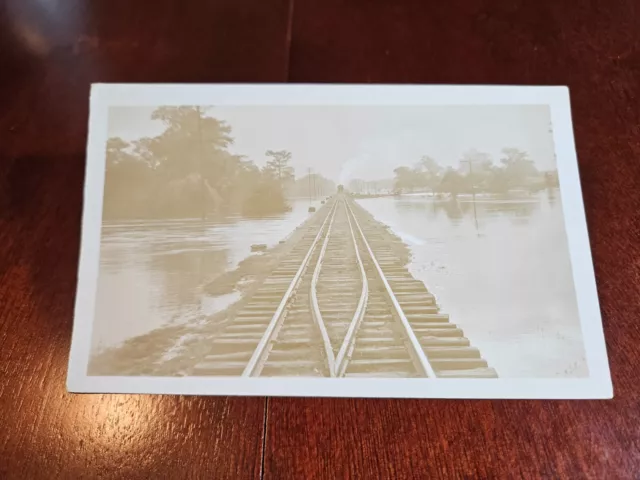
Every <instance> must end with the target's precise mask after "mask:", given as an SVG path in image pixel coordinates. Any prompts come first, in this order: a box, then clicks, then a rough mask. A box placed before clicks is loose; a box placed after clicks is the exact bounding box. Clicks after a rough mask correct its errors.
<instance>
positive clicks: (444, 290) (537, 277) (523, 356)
mask: <svg viewBox="0 0 640 480" xmlns="http://www.w3.org/2000/svg"><path fill="white" fill-rule="evenodd" d="M359 203H360V204H361V205H362V206H363V207H365V208H366V209H367V210H369V211H370V212H371V213H372V214H373V215H374V217H376V218H377V219H378V220H380V221H381V222H383V223H385V224H387V225H388V226H389V227H391V229H392V230H393V231H394V232H395V233H396V234H397V235H398V236H399V237H400V238H402V239H403V240H404V241H405V243H407V245H408V246H409V247H410V249H411V254H412V260H411V264H410V266H409V268H410V271H411V273H412V274H413V275H414V276H415V277H416V278H419V279H420V280H422V281H424V282H425V284H426V285H427V287H428V288H429V289H430V290H431V291H432V292H434V293H435V294H436V296H437V298H438V300H439V302H440V304H441V306H442V308H443V311H445V312H447V313H449V314H451V319H452V321H453V322H454V323H456V324H458V325H460V326H461V327H462V328H463V330H464V331H465V334H467V336H468V337H469V339H470V340H471V342H472V344H473V345H475V346H478V347H479V348H480V350H481V352H482V354H483V355H484V356H485V358H486V359H487V360H488V361H489V363H490V365H491V366H493V367H495V368H496V369H497V371H498V373H499V374H500V376H501V377H555V376H584V375H586V374H587V370H586V363H585V360H584V351H583V346H582V336H581V332H580V326H579V320H578V312H577V305H576V298H575V292H574V287H573V278H572V272H571V262H570V257H569V251H568V245H567V238H566V234H565V230H564V221H563V215H562V205H561V202H560V196H559V192H557V191H549V192H541V193H539V194H535V195H523V196H519V197H513V196H512V197H505V196H502V197H501V196H481V195H477V196H476V214H475V215H476V216H477V225H478V226H477V228H476V224H475V218H474V209H473V203H472V198H471V197H470V196H469V197H460V198H458V199H457V201H449V200H444V199H433V198H426V197H424V196H422V197H421V196H417V195H416V196H401V197H395V198H377V199H363V200H359Z"/></svg>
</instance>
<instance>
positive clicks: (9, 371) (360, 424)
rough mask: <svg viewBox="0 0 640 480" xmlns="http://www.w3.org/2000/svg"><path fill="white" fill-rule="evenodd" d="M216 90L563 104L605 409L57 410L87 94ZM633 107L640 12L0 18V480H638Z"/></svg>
mask: <svg viewBox="0 0 640 480" xmlns="http://www.w3.org/2000/svg"><path fill="white" fill-rule="evenodd" d="M220 81H225V82H236V81H237V82H282V81H290V82H385V83H387V82H388V83H463V84H464V83H490V84H493V83H497V84H563V85H564V84H566V85H569V87H570V89H571V97H572V106H573V115H574V128H575V133H576V142H577V146H578V157H579V162H580V171H581V181H582V187H583V193H584V198H585V205H586V210H587V220H588V225H589V231H590V237H591V245H592V249H593V256H594V261H595V267H596V274H597V282H598V289H599V294H600V301H601V305H602V312H603V318H604V326H605V334H606V337H607V347H608V351H609V357H610V362H611V368H612V374H613V382H614V390H615V399H614V400H612V401H571V402H568V401H567V402H561V401H416V400H407V401H401V400H335V399H285V398H272V399H269V401H268V402H267V403H266V406H267V408H266V410H265V400H264V399H262V398H223V397H220V398H201V397H172V396H128V395H70V394H68V393H66V390H65V386H64V379H65V374H66V364H67V359H68V350H69V343H70V334H71V324H72V313H73V302H74V295H75V281H76V268H77V261H78V247H79V241H80V212H81V204H82V182H83V175H84V154H85V151H84V150H85V141H86V124H87V113H88V112H87V108H88V93H89V85H90V83H91V82H220ZM639 95H640V9H639V8H638V6H637V3H636V2H633V1H631V0H626V1H622V0H613V1H590V2H572V1H557V0H556V1H552V0H542V1H539V2H525V1H523V0H517V1H509V2H506V1H505V2H498V1H489V0H484V1H483V0H468V1H463V0H451V1H448V2H427V1H423V0H421V1H418V0H416V1H395V2H384V1H381V0H351V1H347V0H322V1H320V0H315V1H312V0H255V1H254V0H210V1H200V0H197V1H196V0H194V1H192V2H179V1H170V0H156V1H155V2H132V1H129V0H93V1H91V2H89V1H81V0H52V1H50V2H42V1H39V0H4V1H2V2H0V478H20V479H24V478H96V477H105V478H150V477H162V478H259V477H261V476H264V477H265V478H598V479H599V478H638V477H639V476H640V454H639V448H640V433H639V432H640V429H639V428H638V426H637V424H638V422H637V415H638V412H640V402H639V397H638V375H637V374H636V366H637V364H638V362H639V361H640V347H639V345H640V332H639V324H640V322H638V318H640V302H639V301H638V298H640V214H639V213H638V212H639V211H640V159H639V157H640V103H639V102H640V100H639ZM550 274H552V272H550ZM265 414H266V422H265ZM263 445H264V447H263Z"/></svg>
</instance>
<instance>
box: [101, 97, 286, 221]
mask: <svg viewBox="0 0 640 480" xmlns="http://www.w3.org/2000/svg"><path fill="white" fill-rule="evenodd" d="M206 110H207V109H206V108H201V107H191V106H182V107H159V108H157V109H155V110H154V111H153V113H152V115H151V118H152V119H153V120H158V121H160V122H161V123H162V124H163V126H164V130H163V132H162V133H160V134H159V135H157V136H155V137H144V138H141V139H138V140H134V141H132V142H127V141H125V140H123V139H122V138H119V137H113V138H109V139H108V141H107V147H106V168H105V192H104V216H105V217H175V216H200V215H202V216H204V215H207V214H208V213H211V212H216V213H227V212H239V213H241V214H245V215H265V214H272V213H281V212H285V211H287V210H289V209H290V206H289V204H288V202H287V199H286V194H285V193H286V189H287V188H288V186H289V185H291V184H292V183H293V182H294V179H295V172H294V169H293V168H292V167H291V166H290V162H291V152H288V151H286V150H267V151H266V152H265V155H266V156H267V157H268V160H267V162H266V165H265V166H264V167H262V168H260V167H258V166H257V165H256V164H255V163H254V162H253V161H252V160H250V159H247V158H246V157H244V156H242V155H235V154H232V153H230V152H229V146H231V145H232V144H233V142H234V138H233V136H232V129H231V126H230V125H228V124H227V123H226V122H225V121H223V120H218V119H216V118H214V117H212V116H209V115H207V111H206Z"/></svg>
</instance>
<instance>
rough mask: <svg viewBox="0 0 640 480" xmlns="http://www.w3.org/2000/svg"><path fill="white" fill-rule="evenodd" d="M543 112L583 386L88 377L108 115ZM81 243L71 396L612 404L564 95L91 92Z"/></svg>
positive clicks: (318, 88) (492, 89)
mask: <svg viewBox="0 0 640 480" xmlns="http://www.w3.org/2000/svg"><path fill="white" fill-rule="evenodd" d="M207 104H213V105H280V106H284V105H325V106H328V105H340V106H344V105H396V106H400V105H527V104H534V105H549V107H550V109H551V119H552V124H553V138H554V143H555V149H556V155H557V166H558V175H559V179H560V194H561V197H562V205H563V213H564V218H565V226H566V232H567V238H568V243H569V252H570V257H571V264H572V270H573V280H574V285H575V289H576V296H577V303H578V310H579V314H580V322H581V329H582V334H583V338H584V348H585V354H586V359H587V365H588V370H589V377H587V378H581V379H508V378H498V379H426V380H425V379H385V378H380V379H349V380H344V379H331V378H326V379H315V378H298V377H295V378H241V377H142V376H131V377H119V376H89V375H87V365H88V361H89V355H90V347H91V334H92V324H93V318H94V307H95V298H96V288H97V279H98V271H99V257H100V236H101V223H102V201H103V187H104V170H105V169H104V164H105V153H104V152H105V146H106V141H107V120H108V119H107V112H108V108H109V107H110V106H117V105H120V106H155V105H207ZM90 106H91V108H90V115H89V138H88V142H87V162H86V171H85V187H84V206H83V214H82V240H81V248H80V263H79V267H78V286H77V292H76V303H75V313H74V324H73V337H72V344H71V353H70V358H69V371H68V376H67V388H68V390H69V391H71V392H103V393H167V394H203V395H249V396H263V395H269V396H319V397H401V398H404V397H407V398H514V399H515V398H538V399H543V398H544V399H582V398H611V397H612V396H613V388H612V384H611V377H610V372H609V366H608V360H607V352H606V346H605V341H604V334H603V328H602V320H601V315H600V306H599V303H598V295H597V290H596V283H595V275H594V269H593V261H592V257H591V250H590V246H589V237H588V232H587V224H586V219H585V213H584V206H583V201H582V191H581V187H580V178H579V171H578V163H577V158H576V153H575V144H574V138H573V128H572V123H571V110H570V102H569V90H568V88H566V87H560V86H558V87H555V86H551V87H521V86H422V85H420V86H419V85H318V84H313V85H312V84H309V85H295V84H291V85H282V84H278V85H269V84H265V85H248V84H244V85H242V84H241V85H228V84H212V85H201V84H182V85H162V84H154V85H143V84H138V85H135V84H94V85H93V86H92V90H91V100H90Z"/></svg>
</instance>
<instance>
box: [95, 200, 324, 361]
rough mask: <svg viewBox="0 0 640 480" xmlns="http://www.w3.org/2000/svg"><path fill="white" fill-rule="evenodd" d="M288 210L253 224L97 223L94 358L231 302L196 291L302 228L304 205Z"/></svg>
mask: <svg viewBox="0 0 640 480" xmlns="http://www.w3.org/2000/svg"><path fill="white" fill-rule="evenodd" d="M317 203H319V202H315V204H317ZM291 204H292V211H291V212H288V213H286V214H283V215H275V216H271V217H263V218H259V219H247V218H242V217H228V218H225V219H218V220H216V221H213V220H205V221H204V222H203V221H202V220H201V219H180V220H137V221H121V222H109V221H106V222H104V223H103V226H102V243H101V249H100V274H99V277H98V289H97V296H96V310H95V312H96V318H95V322H94V327H93V335H92V349H93V351H94V353H97V352H98V351H100V350H102V349H104V348H110V347H114V346H117V345H119V344H121V343H122V342H123V341H125V340H127V339H129V338H132V337H135V336H138V335H142V334H145V333H148V332H150V331H152V330H155V329H157V328H159V327H162V326H165V325H172V324H179V323H197V322H199V321H201V320H202V319H203V318H204V316H205V315H211V314H213V313H215V312H216V311H220V310H223V309H224V308H226V307H227V306H228V305H230V304H231V303H233V302H235V301H236V300H237V299H238V298H239V294H237V293H232V294H228V295H221V296H216V297H214V296H210V295H207V294H205V293H203V291H202V287H203V286H204V285H206V284H207V283H209V282H211V281H212V280H214V279H215V278H216V277H218V276H220V275H222V274H223V273H225V272H226V271H229V270H233V269H234V268H235V267H236V266H237V264H238V263H239V262H240V261H241V260H243V259H244V258H247V257H248V256H249V255H250V254H251V253H250V250H251V245H253V244H257V243H264V244H267V246H268V247H272V246H274V245H276V244H277V243H278V242H279V241H280V240H283V239H285V238H286V237H287V236H288V235H289V234H290V233H292V232H293V230H294V229H295V228H296V227H297V226H298V225H300V224H301V223H303V222H304V220H306V219H307V218H308V216H309V213H308V208H309V201H308V200H299V201H293V202H291ZM316 206H319V205H316Z"/></svg>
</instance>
